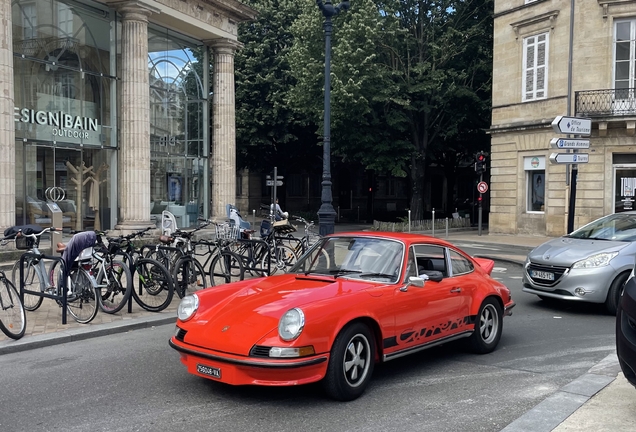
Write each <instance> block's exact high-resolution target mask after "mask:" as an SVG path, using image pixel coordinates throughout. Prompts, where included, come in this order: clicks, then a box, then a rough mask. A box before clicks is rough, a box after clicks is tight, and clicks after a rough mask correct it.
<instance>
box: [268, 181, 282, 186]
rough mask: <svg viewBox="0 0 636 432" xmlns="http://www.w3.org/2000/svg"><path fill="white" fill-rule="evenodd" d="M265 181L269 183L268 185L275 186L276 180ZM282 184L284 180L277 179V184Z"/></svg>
mask: <svg viewBox="0 0 636 432" xmlns="http://www.w3.org/2000/svg"><path fill="white" fill-rule="evenodd" d="M265 182H266V183H267V186H274V180H266V181H265ZM282 185H283V181H282V180H276V186H282Z"/></svg>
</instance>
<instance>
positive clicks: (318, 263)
mask: <svg viewBox="0 0 636 432" xmlns="http://www.w3.org/2000/svg"><path fill="white" fill-rule="evenodd" d="M403 257H404V245H403V244H402V243H400V242H399V241H396V240H389V239H384V238H373V237H328V238H324V239H321V240H320V241H319V242H318V243H317V244H316V245H314V247H313V248H312V249H311V250H310V251H309V252H308V253H307V254H306V255H304V256H303V257H302V258H301V259H300V260H299V261H298V262H297V263H296V265H294V267H293V268H292V269H291V270H290V273H304V274H319V275H329V276H333V277H347V278H356V279H365V280H375V281H378V282H385V283H395V282H397V281H398V279H399V276H400V273H401V272H400V270H401V266H402V262H403Z"/></svg>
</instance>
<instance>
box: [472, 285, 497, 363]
mask: <svg viewBox="0 0 636 432" xmlns="http://www.w3.org/2000/svg"><path fill="white" fill-rule="evenodd" d="M502 330H503V314H502V310H501V306H500V305H499V303H498V302H497V300H495V299H494V298H492V297H489V298H487V299H485V300H484V302H483V303H482V304H481V307H480V308H479V313H478V314H477V320H476V321H475V331H474V332H473V334H472V336H471V337H470V339H469V343H470V348H471V350H472V351H473V352H476V353H478V354H487V353H490V352H493V351H494V350H495V348H497V344H498V343H499V339H501V331H502Z"/></svg>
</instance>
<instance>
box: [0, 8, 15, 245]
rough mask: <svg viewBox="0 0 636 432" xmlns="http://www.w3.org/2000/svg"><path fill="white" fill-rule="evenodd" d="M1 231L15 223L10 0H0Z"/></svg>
mask: <svg viewBox="0 0 636 432" xmlns="http://www.w3.org/2000/svg"><path fill="white" fill-rule="evenodd" d="M0 24H1V25H2V30H0V31H1V34H0V154H1V155H2V157H0V229H1V230H2V231H0V234H1V233H2V232H4V229H5V228H8V227H10V226H13V225H15V126H14V117H13V106H14V103H15V100H14V93H13V91H14V89H13V85H14V84H13V34H12V32H13V25H12V22H11V1H10V0H0Z"/></svg>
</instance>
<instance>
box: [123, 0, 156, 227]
mask: <svg viewBox="0 0 636 432" xmlns="http://www.w3.org/2000/svg"><path fill="white" fill-rule="evenodd" d="M116 8H117V10H118V11H119V12H120V13H121V14H122V34H121V64H122V68H121V93H120V94H121V99H120V100H119V103H118V105H119V129H120V140H119V143H120V146H119V147H120V149H119V179H120V180H119V182H120V183H119V221H118V222H119V223H118V225H117V227H116V228H117V229H120V230H124V231H131V230H137V229H142V228H145V227H147V226H150V225H153V224H152V223H151V222H150V87H149V80H148V17H149V16H150V14H151V13H158V12H159V11H158V10H157V9H155V8H152V7H151V6H147V5H145V4H144V3H142V2H140V1H127V2H122V3H118V4H117V5H116Z"/></svg>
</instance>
